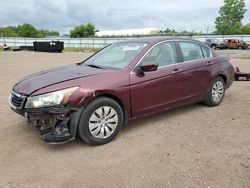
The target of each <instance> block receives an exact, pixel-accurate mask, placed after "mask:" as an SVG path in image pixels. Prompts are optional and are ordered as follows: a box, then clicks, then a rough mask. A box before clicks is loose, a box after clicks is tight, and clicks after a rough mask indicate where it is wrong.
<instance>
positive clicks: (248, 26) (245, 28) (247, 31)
mask: <svg viewBox="0 0 250 188" xmlns="http://www.w3.org/2000/svg"><path fill="white" fill-rule="evenodd" d="M241 33H242V34H246V35H250V23H248V24H246V25H244V26H242V28H241Z"/></svg>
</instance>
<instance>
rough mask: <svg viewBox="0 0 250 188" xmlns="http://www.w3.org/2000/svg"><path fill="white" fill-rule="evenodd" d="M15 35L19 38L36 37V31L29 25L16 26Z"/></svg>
mask: <svg viewBox="0 0 250 188" xmlns="http://www.w3.org/2000/svg"><path fill="white" fill-rule="evenodd" d="M17 35H18V36H19V37H37V36H38V31H37V29H36V28H35V27H34V26H33V25H31V24H23V25H19V26H17Z"/></svg>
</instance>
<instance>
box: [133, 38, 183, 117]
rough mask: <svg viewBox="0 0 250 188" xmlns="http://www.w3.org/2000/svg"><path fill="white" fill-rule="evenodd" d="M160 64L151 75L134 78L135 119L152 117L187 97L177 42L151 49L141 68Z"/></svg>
mask: <svg viewBox="0 0 250 188" xmlns="http://www.w3.org/2000/svg"><path fill="white" fill-rule="evenodd" d="M150 63H151V64H152V63H157V64H158V69H157V70H156V71H151V72H143V73H136V71H133V72H132V73H131V74H130V96H131V106H132V115H133V116H139V115H143V114H147V113H152V112H154V111H157V110H161V109H164V108H167V107H170V106H172V105H175V104H177V103H178V101H180V100H181V98H182V97H183V74H182V72H181V71H182V67H181V64H180V63H178V60H177V52H176V45H175V42H161V43H159V44H157V45H156V46H154V47H153V48H151V50H149V51H148V53H147V54H146V55H145V56H144V57H143V58H142V60H141V61H140V63H139V64H138V65H137V67H138V66H140V65H143V64H150Z"/></svg>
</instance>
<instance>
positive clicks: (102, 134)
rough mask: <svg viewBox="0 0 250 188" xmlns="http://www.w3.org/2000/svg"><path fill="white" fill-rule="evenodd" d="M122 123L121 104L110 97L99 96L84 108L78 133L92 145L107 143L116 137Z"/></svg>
mask: <svg viewBox="0 0 250 188" xmlns="http://www.w3.org/2000/svg"><path fill="white" fill-rule="evenodd" d="M122 124H123V111H122V109H121V107H120V105H119V104H118V103H117V102H116V101H114V100H112V99H110V98H107V97H98V98H96V99H94V100H93V101H92V102H91V103H90V104H89V105H88V106H87V107H86V108H85V109H84V110H83V112H82V115H81V117H80V123H79V126H78V134H79V136H80V138H81V139H82V140H83V141H85V142H86V143H88V144H90V145H101V144H106V143H108V142H110V141H111V140H113V139H114V138H115V136H116V135H117V134H118V132H119V131H120V129H121V127H122Z"/></svg>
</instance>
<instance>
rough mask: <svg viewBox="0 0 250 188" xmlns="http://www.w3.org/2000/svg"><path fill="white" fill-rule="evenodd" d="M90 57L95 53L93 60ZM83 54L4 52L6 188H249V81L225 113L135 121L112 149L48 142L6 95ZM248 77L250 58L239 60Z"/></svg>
mask: <svg viewBox="0 0 250 188" xmlns="http://www.w3.org/2000/svg"><path fill="white" fill-rule="evenodd" d="M87 55H89V54H87ZM84 58H86V54H83V53H80V52H79V53H63V54H49V53H33V52H15V53H13V52H6V53H4V52H1V53H0V76H1V79H0V100H1V101H2V102H1V105H0V119H1V120H2V121H1V122H2V123H1V126H0V138H1V146H0V187H25V188H29V187H53V188H54V187H60V188H64V187H65V188H68V187H76V188H79V187H150V188H151V187H206V188H208V187H211V188H212V187H219V188H222V187H226V188H230V187H232V188H240V187H242V188H249V187H250V82H234V84H233V86H232V87H231V88H230V89H229V90H227V93H226V96H225V98H224V101H223V103H222V104H221V105H220V106H219V107H215V108H208V107H205V106H203V105H202V104H195V105H190V106H186V107H182V108H178V109H175V110H171V111H168V112H163V113H159V114H156V115H154V116H151V117H147V118H144V119H140V120H136V121H133V122H130V123H129V124H128V125H127V126H126V127H124V128H123V130H122V131H121V133H120V134H119V135H118V137H117V138H116V139H115V140H114V141H113V142H111V143H109V144H106V145H103V146H98V147H90V146H88V145H86V144H84V143H83V142H82V141H81V140H79V139H77V140H75V141H72V142H70V143H67V144H64V145H47V144H45V143H43V142H42V141H41V140H40V138H39V136H38V133H37V131H36V130H35V129H34V128H33V127H32V126H30V125H28V124H27V123H26V121H25V119H24V118H23V117H21V116H19V115H17V114H15V113H14V112H12V111H11V110H10V108H9V106H8V104H7V97H8V95H9V93H10V91H11V88H12V87H13V85H14V84H15V83H16V82H17V81H18V80H19V79H20V78H22V77H24V76H25V75H27V74H31V73H33V72H37V71H40V70H44V69H48V68H50V67H55V66H60V65H65V64H71V63H74V62H79V61H80V60H82V59H84ZM234 63H235V64H236V65H239V66H240V68H241V69H242V70H244V71H248V72H250V60H240V59H234Z"/></svg>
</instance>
